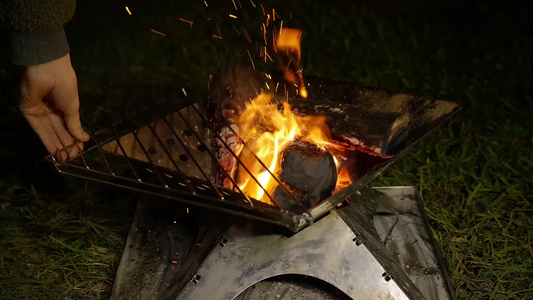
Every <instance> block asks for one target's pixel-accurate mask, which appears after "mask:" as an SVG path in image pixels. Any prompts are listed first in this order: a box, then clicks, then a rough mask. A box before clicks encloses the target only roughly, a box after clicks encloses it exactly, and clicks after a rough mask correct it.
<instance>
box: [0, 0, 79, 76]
mask: <svg viewBox="0 0 533 300" xmlns="http://www.w3.org/2000/svg"><path fill="white" fill-rule="evenodd" d="M75 9H76V1H75V0H46V1H43V0H0V23H1V24H0V26H3V27H6V28H7V29H9V30H10V31H11V35H10V44H11V47H10V48H11V49H10V50H11V51H10V52H11V60H12V62H13V63H14V64H17V65H25V66H27V65H36V64H43V63H47V62H50V61H53V60H55V59H58V58H60V57H63V56H65V55H66V54H68V53H69V47H68V43H67V39H66V37H65V32H64V30H63V25H64V24H65V23H66V22H67V21H69V20H70V19H71V18H72V16H73V15H74V11H75Z"/></svg>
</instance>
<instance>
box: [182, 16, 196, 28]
mask: <svg viewBox="0 0 533 300" xmlns="http://www.w3.org/2000/svg"><path fill="white" fill-rule="evenodd" d="M179 20H180V21H182V22H185V23H189V24H190V25H191V26H190V27H192V24H194V22H193V21H189V20H185V19H182V18H179Z"/></svg>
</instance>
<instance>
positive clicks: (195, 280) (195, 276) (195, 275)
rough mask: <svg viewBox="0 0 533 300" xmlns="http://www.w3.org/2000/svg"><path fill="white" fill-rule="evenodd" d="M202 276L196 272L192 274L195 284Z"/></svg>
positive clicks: (192, 280)
mask: <svg viewBox="0 0 533 300" xmlns="http://www.w3.org/2000/svg"><path fill="white" fill-rule="evenodd" d="M200 278H202V277H201V276H200V275H198V274H196V273H194V274H193V275H192V278H191V282H192V283H194V284H197V283H198V281H200Z"/></svg>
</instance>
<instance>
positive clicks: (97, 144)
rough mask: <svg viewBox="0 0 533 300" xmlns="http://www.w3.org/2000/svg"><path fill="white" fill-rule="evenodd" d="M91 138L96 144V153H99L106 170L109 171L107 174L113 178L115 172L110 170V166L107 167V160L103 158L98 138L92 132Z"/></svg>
mask: <svg viewBox="0 0 533 300" xmlns="http://www.w3.org/2000/svg"><path fill="white" fill-rule="evenodd" d="M91 136H92V138H93V139H94V141H95V142H96V146H97V147H98V151H99V152H100V156H101V157H102V158H103V160H104V163H105V166H106V168H107V170H108V171H109V174H111V175H112V176H115V172H113V170H112V169H111V166H110V165H109V162H108V161H107V158H106V157H105V154H104V151H103V150H102V146H101V145H100V142H99V141H98V138H97V137H96V134H95V133H94V131H93V132H92V134H91Z"/></svg>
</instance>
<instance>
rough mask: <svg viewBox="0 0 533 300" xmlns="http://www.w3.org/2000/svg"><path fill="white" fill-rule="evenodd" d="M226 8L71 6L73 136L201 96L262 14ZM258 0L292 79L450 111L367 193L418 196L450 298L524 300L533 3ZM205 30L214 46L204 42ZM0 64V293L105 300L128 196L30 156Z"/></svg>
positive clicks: (531, 291)
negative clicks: (431, 101) (416, 100)
mask: <svg viewBox="0 0 533 300" xmlns="http://www.w3.org/2000/svg"><path fill="white" fill-rule="evenodd" d="M240 1H241V4H242V6H243V7H248V8H246V9H244V8H243V9H240V10H238V11H235V9H234V8H233V4H232V2H231V0H228V1H218V2H217V3H214V2H215V1H212V2H213V3H210V1H207V2H208V3H209V7H205V5H204V3H203V1H162V0H159V1H151V2H150V3H147V1H88V0H80V1H78V9H77V13H76V15H75V17H74V19H73V20H72V21H71V22H69V23H68V24H67V25H66V26H65V28H66V32H67V36H68V38H69V43H70V46H71V56H72V63H73V66H74V68H75V70H76V72H77V75H78V84H79V94H80V101H81V105H82V108H81V118H82V123H83V124H84V125H85V127H86V128H87V129H88V130H97V129H98V128H102V127H103V126H106V125H109V124H110V123H112V122H113V121H116V120H119V119H121V118H122V117H123V116H124V115H126V114H128V113H131V112H133V111H135V110H137V109H139V108H140V107H142V106H144V104H146V103H147V102H150V101H151V100H153V99H159V98H161V97H162V96H164V95H166V94H168V93H170V92H172V91H176V90H180V89H181V87H183V86H188V85H192V86H193V87H195V88H196V89H197V90H198V91H200V92H201V91H203V90H205V88H206V86H207V79H208V75H209V74H210V73H212V72H215V71H216V70H217V69H218V68H219V67H220V66H221V65H223V63H224V62H225V61H226V60H227V58H228V56H229V55H230V54H232V53H235V52H237V53H242V50H241V49H242V47H244V46H245V43H244V42H243V40H242V37H238V36H236V35H235V34H232V32H233V28H232V26H233V25H235V26H237V27H238V28H243V27H245V28H250V29H249V31H250V32H251V33H252V37H253V38H260V35H259V34H258V32H259V30H257V26H256V25H258V24H260V23H261V22H262V21H263V19H261V18H262V14H261V13H260V11H258V9H255V10H254V9H252V8H251V7H250V3H249V2H248V0H240ZM256 2H257V3H256V4H259V1H256ZM263 4H264V5H265V6H269V7H274V8H276V11H277V12H278V13H279V14H280V15H282V16H285V20H287V21H286V22H285V23H284V26H286V27H297V28H302V29H303V30H304V35H303V39H302V44H303V45H302V67H303V69H304V74H308V75H314V76H320V77H326V78H331V79H339V80H344V81H348V82H352V83H357V84H362V85H367V86H375V87H379V88H384V89H390V90H395V91H400V92H406V93H410V94H415V95H422V96H426V97H430V98H438V99H444V100H451V101H455V102H457V103H459V104H460V105H461V106H462V110H461V111H460V112H459V113H458V114H457V115H456V116H454V117H453V118H452V120H450V121H449V122H447V123H446V124H445V125H444V126H442V127H441V128H440V129H439V130H437V131H436V132H434V133H432V134H431V136H429V137H428V138H426V139H425V140H424V141H422V142H421V143H419V144H417V145H416V146H414V147H413V148H412V149H410V150H409V151H408V153H406V155H405V156H404V157H402V158H400V159H399V160H398V162H397V163H395V164H394V165H393V166H391V168H390V169H389V170H388V171H387V172H385V174H383V175H382V176H381V178H379V179H378V180H376V182H374V183H373V184H374V185H415V186H416V187H417V188H419V190H420V192H421V193H422V196H423V198H424V200H425V204H426V209H427V211H428V216H429V218H430V221H431V225H432V227H433V230H434V235H435V238H436V240H437V241H438V243H439V245H440V250H441V252H442V254H443V257H444V260H445V262H446V265H447V268H448V271H449V273H450V276H451V278H452V282H453V284H454V286H455V289H456V293H457V295H458V297H459V298H460V299H489V298H490V299H529V298H533V285H532V283H531V277H532V275H533V250H532V244H531V238H532V232H533V221H532V220H531V216H532V214H533V206H532V205H531V202H532V201H533V194H532V191H533V179H532V172H531V171H532V170H533V162H532V159H531V158H532V155H531V150H532V149H533V136H532V128H533V118H531V113H532V112H533V104H532V103H533V101H532V93H533V89H532V85H531V81H532V78H533V77H532V76H533V72H532V70H533V65H532V63H533V59H532V55H531V54H532V53H533V37H532V35H531V29H530V28H533V26H532V25H533V24H531V23H532V21H531V16H530V14H531V12H532V11H533V10H532V8H533V4H532V2H531V1H458V0H454V1H420V0H406V1H338V0H332V1H320V2H316V3H315V2H313V4H310V3H309V2H304V1H290V2H288V1H264V2H263ZM125 6H128V7H129V8H130V10H131V12H132V15H131V16H130V15H128V14H127V12H126V10H125V8H124V7H125ZM289 12H290V13H291V14H292V19H290V18H287V17H286V16H288V15H289ZM228 13H235V14H236V15H237V16H238V17H239V19H237V20H233V19H230V18H228V17H227V14H228ZM206 17H211V18H212V20H211V21H207V20H205V18H206ZM179 18H183V19H188V20H194V21H195V24H194V25H193V26H192V27H191V28H189V25H188V24H187V23H184V22H181V21H179ZM215 23H218V24H220V29H221V31H222V34H223V36H224V37H227V38H225V39H222V40H218V39H214V38H212V37H211V35H212V34H213V33H215V31H216V27H215V26H214V24H215ZM150 29H154V30H157V31H160V32H163V33H165V34H166V37H163V36H161V35H157V34H155V33H153V32H151V31H150ZM254 30H256V33H255V35H254V34H253V31H254ZM2 43H3V44H5V31H4V32H2ZM0 55H1V57H0V99H1V102H2V104H1V105H2V106H1V109H0V125H1V126H0V226H2V229H3V230H2V232H0V298H3V299H24V298H26V299H58V298H63V299H81V298H83V299H93V298H99V297H105V296H106V295H107V294H106V293H107V292H108V290H109V287H110V284H111V283H112V279H113V276H114V272H115V270H116V266H117V264H118V259H119V258H120V253H121V246H122V244H123V242H124V238H125V236H126V233H127V230H128V226H129V222H130V220H131V216H132V211H133V208H134V204H135V203H134V201H132V200H131V198H132V197H131V196H130V195H128V194H125V196H122V195H124V194H122V192H121V191H118V190H117V189H113V188H109V187H106V186H102V185H97V184H94V183H87V182H84V181H82V180H78V179H74V178H67V177H62V176H60V175H59V174H57V173H56V172H55V170H54V169H53V167H52V166H49V165H48V164H47V163H46V162H44V161H43V160H42V157H43V156H44V155H45V149H44V147H42V146H41V145H40V142H39V141H38V139H37V138H36V137H35V136H34V134H33V133H32V131H31V130H30V128H29V127H28V125H26V123H25V122H24V120H23V118H22V117H21V116H20V114H19V113H18V110H17V98H18V90H17V88H18V81H19V78H20V77H19V76H20V72H21V69H20V68H18V67H14V66H11V65H10V64H9V63H8V60H7V55H6V49H5V47H2V49H1V51H0Z"/></svg>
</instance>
